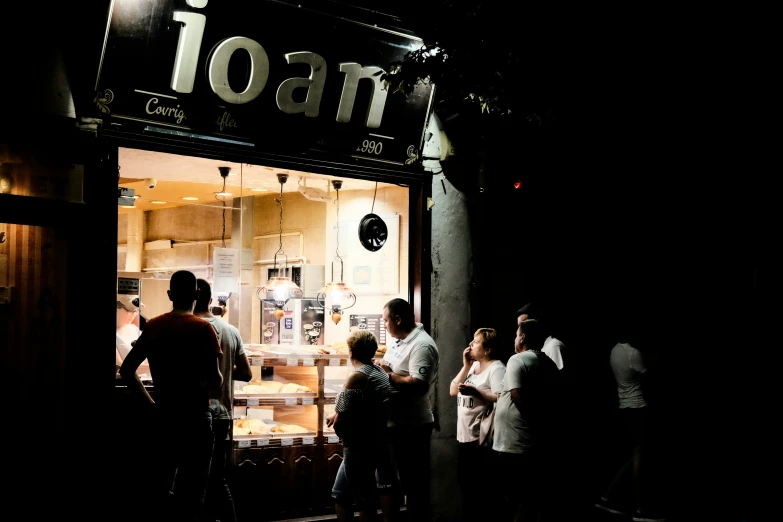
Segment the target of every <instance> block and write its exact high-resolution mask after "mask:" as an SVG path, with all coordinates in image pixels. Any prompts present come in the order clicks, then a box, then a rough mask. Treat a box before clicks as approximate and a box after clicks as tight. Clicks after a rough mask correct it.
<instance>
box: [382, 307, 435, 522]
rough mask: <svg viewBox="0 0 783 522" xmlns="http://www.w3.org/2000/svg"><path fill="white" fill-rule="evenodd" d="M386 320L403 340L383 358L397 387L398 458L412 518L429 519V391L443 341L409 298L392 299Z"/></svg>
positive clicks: (392, 419)
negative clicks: (416, 312) (417, 314)
mask: <svg viewBox="0 0 783 522" xmlns="http://www.w3.org/2000/svg"><path fill="white" fill-rule="evenodd" d="M383 322H384V326H385V327H386V332H387V333H388V334H389V335H390V336H391V337H393V338H394V339H396V340H397V341H396V342H395V343H394V344H392V345H391V346H389V347H388V349H387V350H386V354H385V355H384V357H383V360H382V361H377V364H378V365H379V366H380V367H381V369H383V371H385V372H386V373H387V374H388V376H389V382H390V384H391V389H392V394H391V404H390V406H391V407H390V410H389V432H390V434H389V438H390V441H391V448H392V460H393V462H394V465H395V466H396V468H397V474H398V475H399V481H400V485H401V487H402V492H403V493H404V494H405V496H406V498H407V512H408V519H409V520H410V521H411V522H414V521H415V522H419V521H429V509H430V438H431V436H432V429H433V426H434V423H435V418H434V416H433V414H432V405H431V404H430V399H429V392H430V388H431V387H432V386H433V384H434V383H435V382H436V380H437V376H438V363H439V355H438V347H437V346H436V345H435V341H433V339H432V337H430V336H429V334H427V332H425V331H424V326H423V325H421V324H417V323H416V321H415V316H414V315H413V308H412V307H411V305H410V303H408V302H407V301H405V300H404V299H392V300H391V301H389V302H388V303H386V305H385V306H384V307H383Z"/></svg>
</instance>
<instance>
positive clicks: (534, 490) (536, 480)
mask: <svg viewBox="0 0 783 522" xmlns="http://www.w3.org/2000/svg"><path fill="white" fill-rule="evenodd" d="M543 344H544V335H543V331H542V328H541V324H540V323H539V322H538V321H536V320H534V319H528V320H527V321H522V322H520V323H519V325H518V327H517V336H516V338H515V339H514V351H515V352H516V354H515V355H512V356H511V357H510V358H509V360H508V363H507V364H506V375H505V377H504V378H503V391H502V392H501V394H500V397H499V398H498V404H497V410H496V411H495V438H494V443H493V447H492V448H493V449H494V450H495V451H497V452H498V455H499V465H500V474H501V476H502V477H503V480H502V481H501V483H503V484H507V485H518V487H510V488H509V489H508V490H507V499H506V500H507V504H508V506H507V508H508V509H509V510H513V512H514V520H515V521H516V522H521V521H528V520H537V519H538V515H539V512H540V508H541V506H540V502H541V497H542V494H543V492H544V491H543V488H542V487H541V486H542V484H541V482H543V473H544V472H545V470H546V463H545V462H544V458H545V454H544V447H545V446H544V444H545V443H546V442H547V441H548V439H549V438H550V433H549V431H550V430H551V428H552V424H551V422H552V421H551V415H552V412H551V411H550V401H551V397H552V391H551V387H552V386H554V380H555V377H556V375H557V366H555V364H554V362H552V360H551V359H550V358H549V357H548V356H547V355H546V354H544V353H543V352H542V351H541V348H542V347H543Z"/></svg>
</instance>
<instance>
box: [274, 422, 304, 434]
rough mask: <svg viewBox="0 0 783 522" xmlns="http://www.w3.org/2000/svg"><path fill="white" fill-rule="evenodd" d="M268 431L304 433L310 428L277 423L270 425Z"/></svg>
mask: <svg viewBox="0 0 783 522" xmlns="http://www.w3.org/2000/svg"><path fill="white" fill-rule="evenodd" d="M269 431H271V432H272V433H305V432H308V431H310V430H308V429H307V428H303V427H302V426H297V425H296V424H278V425H277V426H272V427H271V428H270V429H269Z"/></svg>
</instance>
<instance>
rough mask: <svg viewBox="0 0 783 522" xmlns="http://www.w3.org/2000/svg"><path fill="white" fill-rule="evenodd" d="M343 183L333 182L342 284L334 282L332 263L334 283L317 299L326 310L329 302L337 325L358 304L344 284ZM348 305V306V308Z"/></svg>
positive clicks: (352, 293)
mask: <svg viewBox="0 0 783 522" xmlns="http://www.w3.org/2000/svg"><path fill="white" fill-rule="evenodd" d="M342 186H343V182H342V181H339V180H333V181H332V187H334V190H335V192H337V199H336V200H335V205H336V206H337V245H336V247H335V252H334V253H335V255H336V256H337V259H339V260H340V282H335V280H334V262H332V282H331V283H328V284H327V285H326V286H325V287H323V288H321V291H320V292H318V295H317V296H316V299H317V300H318V304H320V305H321V306H323V307H324V308H326V300H329V304H330V306H331V309H332V322H334V324H337V323H339V322H340V319H342V317H343V310H345V309H348V308H351V307H352V306H353V305H355V304H356V294H355V293H354V292H353V290H352V289H351V287H349V286H348V285H347V284H345V283H344V282H343V270H344V268H345V267H344V264H343V258H342V257H340V188H342ZM348 303H350V304H348ZM346 305H347V306H346Z"/></svg>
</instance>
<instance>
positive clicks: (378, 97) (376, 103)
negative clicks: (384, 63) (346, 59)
mask: <svg viewBox="0 0 783 522" xmlns="http://www.w3.org/2000/svg"><path fill="white" fill-rule="evenodd" d="M340 72H344V73H345V82H344V83H343V92H342V94H341V95H340V107H339V108H338V109H337V121H339V122H344V123H347V122H349V121H351V113H353V102H354V100H355V99H356V89H357V88H358V87H359V80H360V79H362V78H367V79H370V80H372V81H373V91H372V94H370V106H369V107H368V108H367V119H366V120H365V125H366V126H367V127H368V128H370V129H377V128H378V127H380V126H381V119H382V118H383V108H384V107H385V106H386V95H387V94H388V91H387V90H386V89H384V87H383V82H382V81H381V76H382V75H383V73H384V71H383V69H381V68H380V67H374V66H370V67H362V66H361V65H360V64H358V63H341V64H340Z"/></svg>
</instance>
